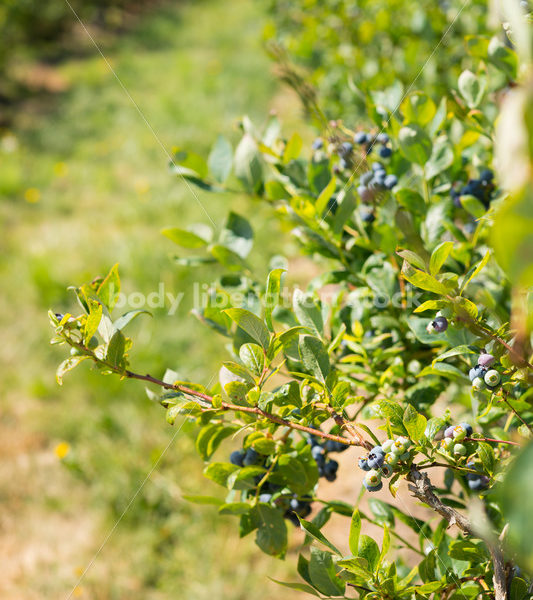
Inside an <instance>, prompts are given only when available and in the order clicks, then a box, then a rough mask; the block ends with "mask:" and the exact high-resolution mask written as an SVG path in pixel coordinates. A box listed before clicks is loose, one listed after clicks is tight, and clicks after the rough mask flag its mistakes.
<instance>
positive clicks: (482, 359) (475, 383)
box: [468, 354, 502, 391]
mask: <svg viewBox="0 0 533 600" xmlns="http://www.w3.org/2000/svg"><path fill="white" fill-rule="evenodd" d="M495 360H496V359H495V358H494V356H492V354H480V356H479V358H478V360H477V364H476V366H475V367H472V368H471V369H470V371H469V373H468V376H469V377H470V381H471V382H472V387H473V388H474V389H475V390H478V391H481V390H491V391H494V390H495V389H496V388H497V387H498V385H499V383H500V381H501V379H502V378H501V375H500V373H499V372H498V371H497V370H496V369H491V368H489V367H491V366H492V365H493V363H494V362H495Z"/></svg>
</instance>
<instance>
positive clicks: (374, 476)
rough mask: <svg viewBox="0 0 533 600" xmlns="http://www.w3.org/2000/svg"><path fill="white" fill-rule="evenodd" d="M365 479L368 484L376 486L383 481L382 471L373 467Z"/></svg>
mask: <svg viewBox="0 0 533 600" xmlns="http://www.w3.org/2000/svg"><path fill="white" fill-rule="evenodd" d="M365 481H366V483H367V485H369V486H371V487H374V486H376V485H378V484H379V483H380V482H381V473H380V472H379V471H376V470H375V469H372V470H371V471H368V473H367V474H366V475H365Z"/></svg>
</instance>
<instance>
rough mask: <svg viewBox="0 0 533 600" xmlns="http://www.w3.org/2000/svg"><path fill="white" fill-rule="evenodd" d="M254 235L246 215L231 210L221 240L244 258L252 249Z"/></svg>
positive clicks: (221, 242)
mask: <svg viewBox="0 0 533 600" xmlns="http://www.w3.org/2000/svg"><path fill="white" fill-rule="evenodd" d="M253 237H254V232H253V230H252V228H251V226H250V223H248V221H247V220H246V219H245V218H244V217H241V216H240V215H238V214H236V213H234V212H230V213H229V215H228V216H227V218H226V221H225V222H224V225H223V227H222V231H221V233H220V240H219V242H220V244H222V245H223V246H225V247H226V248H229V249H230V250H231V251H232V252H235V254H237V255H238V256H240V257H241V258H242V259H243V260H244V259H245V258H246V257H247V256H248V254H250V250H251V249H252V246H253Z"/></svg>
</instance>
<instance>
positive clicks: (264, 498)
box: [259, 494, 272, 504]
mask: <svg viewBox="0 0 533 600" xmlns="http://www.w3.org/2000/svg"><path fill="white" fill-rule="evenodd" d="M271 500H272V494H259V502H264V503H265V504H268V503H269V502H270V501H271Z"/></svg>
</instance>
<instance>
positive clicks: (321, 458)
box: [308, 435, 348, 481]
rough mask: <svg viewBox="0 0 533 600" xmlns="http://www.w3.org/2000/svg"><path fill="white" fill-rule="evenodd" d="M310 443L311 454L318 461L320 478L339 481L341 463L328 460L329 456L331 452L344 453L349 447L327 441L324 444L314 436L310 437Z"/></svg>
mask: <svg viewBox="0 0 533 600" xmlns="http://www.w3.org/2000/svg"><path fill="white" fill-rule="evenodd" d="M308 441H309V443H310V444H311V454H312V455H313V458H314V459H315V460H316V464H317V467H318V474H319V476H320V477H324V478H325V479H326V480H327V481H335V479H337V471H338V469H339V463H338V462H337V461H336V460H333V459H332V458H328V454H329V453H330V452H344V450H346V449H347V448H348V446H347V445H346V444H342V443H341V442H336V441H335V440H326V441H325V442H324V443H321V442H320V440H319V439H318V438H317V437H316V436H313V435H312V436H309V440H308Z"/></svg>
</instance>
